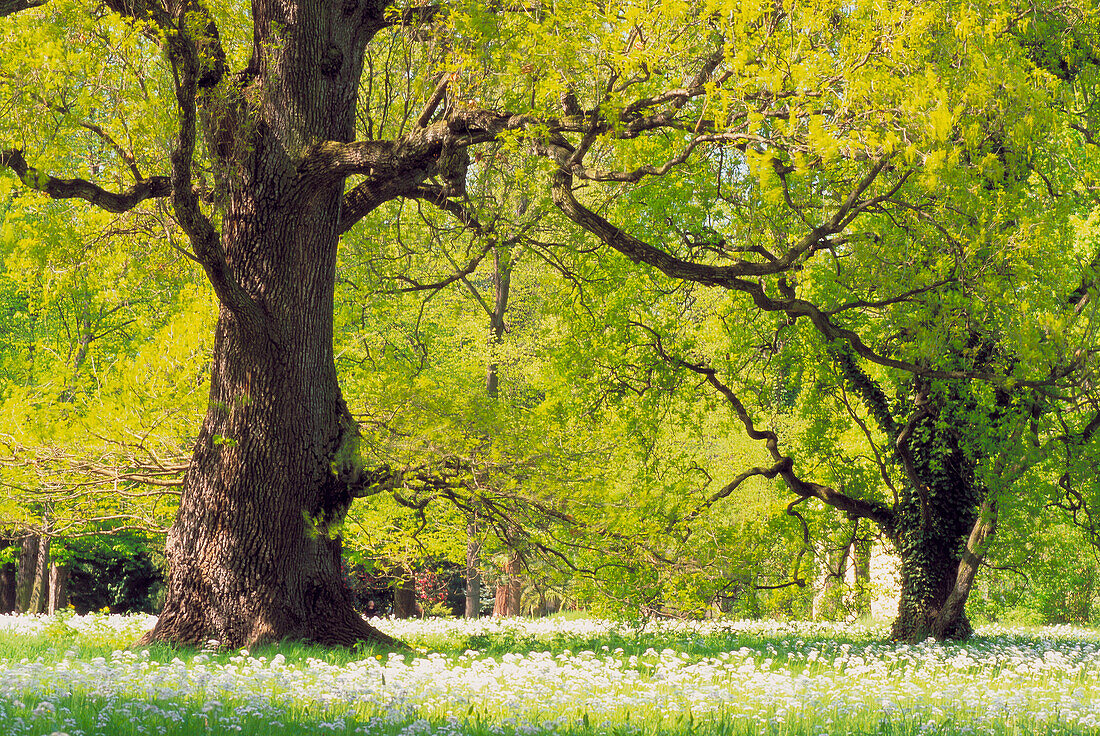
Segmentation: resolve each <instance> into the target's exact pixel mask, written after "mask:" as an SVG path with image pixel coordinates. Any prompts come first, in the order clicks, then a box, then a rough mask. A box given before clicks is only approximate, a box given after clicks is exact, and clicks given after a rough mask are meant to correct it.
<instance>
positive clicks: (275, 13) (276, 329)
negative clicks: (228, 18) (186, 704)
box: [143, 0, 393, 647]
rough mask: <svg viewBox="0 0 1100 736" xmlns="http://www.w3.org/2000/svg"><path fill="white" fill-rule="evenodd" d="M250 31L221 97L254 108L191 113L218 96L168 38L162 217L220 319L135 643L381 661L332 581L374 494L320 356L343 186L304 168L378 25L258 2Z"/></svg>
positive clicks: (315, 162) (357, 12)
mask: <svg viewBox="0 0 1100 736" xmlns="http://www.w3.org/2000/svg"><path fill="white" fill-rule="evenodd" d="M158 22H161V23H162V24H163V22H164V21H162V20H158ZM253 23H254V30H255V34H254V40H255V47H254V54H253V59H252V62H251V64H250V68H249V70H247V72H246V73H245V75H244V76H243V77H242V78H241V80H238V81H237V82H235V84H238V85H240V86H246V85H250V84H251V85H253V86H255V87H256V88H257V89H262V90H263V93H262V95H258V98H259V99H258V101H257V102H256V103H255V104H256V105H257V107H258V109H248V105H250V104H253V103H246V102H245V101H244V100H243V97H242V98H241V99H240V100H238V102H239V103H240V106H239V107H234V105H233V104H232V103H223V102H220V101H219V100H218V98H217V97H216V95H211V96H208V97H205V98H202V95H203V94H204V93H203V91H202V90H204V89H205V88H206V86H204V85H208V86H213V85H216V84H218V83H219V82H221V80H222V70H219V69H217V68H213V67H211V66H210V64H211V62H209V59H211V58H213V59H215V60H216V59H217V58H218V55H217V54H216V53H215V54H211V53H209V52H204V55H199V54H197V53H194V48H192V47H189V46H188V45H187V42H188V40H189V39H188V38H187V37H186V36H185V34H182V33H181V34H179V35H178V36H177V37H173V39H172V43H173V44H175V45H173V46H170V48H169V53H170V54H171V55H173V56H174V57H176V58H177V61H178V66H179V68H180V69H182V70H183V74H181V80H182V81H181V82H180V83H179V84H178V88H179V89H178V92H177V98H178V99H179V100H180V108H181V136H180V144H179V148H178V149H177V151H176V152H175V153H174V154H173V183H174V187H173V189H174V207H175V211H176V215H177V219H179V221H180V223H181V225H182V226H183V227H184V229H185V231H187V233H188V235H189V237H190V240H191V243H192V246H193V248H194V251H195V254H196V256H197V257H198V259H199V260H200V262H201V263H202V264H203V266H204V268H205V270H206V273H207V275H208V277H209V279H210V281H211V284H212V285H213V287H214V290H215V293H216V294H217V295H218V297H219V299H220V301H221V309H220V313H219V318H218V324H217V328H216V334H215V343H214V359H213V370H212V375H211V387H210V403H209V409H208V411H207V415H206V418H205V420H204V422H203V426H202V429H201V431H200V432H199V436H198V441H197V443H196V445H195V449H194V454H193V457H192V460H191V463H190V467H189V469H188V471H187V474H186V477H185V480H184V488H183V495H182V498H181V504H180V510H179V514H178V516H177V518H176V521H175V523H174V524H173V526H172V529H171V531H170V533H169V535H168V539H167V547H166V555H167V558H168V563H169V576H168V585H167V594H166V601H165V606H164V610H163V612H162V613H161V616H160V618H159V620H158V622H157V624H156V627H155V628H154V629H153V630H152V631H151V632H149V634H147V635H146V637H145V638H144V640H143V641H145V642H149V641H171V642H176V643H189V644H200V643H203V642H206V641H208V640H216V641H218V642H219V643H221V644H222V645H224V646H227V647H238V646H248V645H252V644H256V643H260V642H268V641H277V640H281V639H300V640H306V641H311V642H316V643H321V644H325V645H351V644H354V643H355V642H357V641H364V640H366V641H374V642H381V643H385V644H392V643H393V641H392V640H391V639H390V638H389V637H387V636H385V635H384V634H382V633H381V632H378V631H377V630H375V629H374V628H372V627H371V626H369V625H368V624H367V623H366V622H365V621H364V620H363V618H362V617H361V616H360V615H359V614H358V613H357V612H356V611H355V609H354V608H353V606H352V600H353V599H352V595H351V591H350V590H349V588H348V586H347V584H346V582H345V579H344V576H343V575H342V574H341V539H340V535H339V531H338V530H339V528H340V523H341V521H342V520H343V518H344V516H345V514H346V512H347V510H348V507H349V505H350V504H351V502H352V500H353V498H354V497H355V496H356V495H359V494H362V493H363V492H365V490H364V489H366V488H368V487H369V486H370V485H371V482H370V481H369V478H368V476H369V475H370V474H369V473H367V472H366V471H365V470H364V469H363V467H362V464H361V461H360V459H359V456H358V428H357V426H356V424H355V422H354V420H353V419H352V417H351V415H350V414H349V412H348V410H347V407H346V406H345V403H344V400H343V397H342V395H341V392H340V387H339V385H338V383H337V376H336V370H335V364H334V358H333V348H332V329H333V327H332V320H333V290H334V279H335V263H336V249H337V244H338V241H339V234H340V229H339V228H340V222H341V207H342V200H343V188H344V176H346V174H350V173H353V172H354V171H355V169H354V167H347V169H346V171H344V170H342V171H341V172H339V173H333V170H332V167H331V166H326V165H325V157H324V156H320V157H319V156H317V151H318V150H320V149H324V150H325V151H328V149H330V148H337V149H338V148H339V145H340V142H347V141H351V140H352V139H353V136H354V115H355V100H356V93H357V89H358V87H357V84H358V79H359V76H360V74H361V71H362V63H363V50H364V48H365V46H366V43H367V42H368V41H369V39H370V37H371V36H372V35H373V34H374V33H375V32H376V31H377V30H378V29H379V28H381V27H383V25H384V24H385V22H384V20H383V15H382V8H381V5H380V4H377V3H372V2H363V3H350V4H349V3H338V2H323V3H321V4H319V5H318V6H316V7H314V6H311V7H310V8H309V9H308V10H307V9H302V10H301V11H298V10H297V9H296V6H294V7H292V6H291V5H289V4H287V3H285V2H283V1H282V0H257V2H254V3H253ZM210 27H212V26H210ZM210 27H208V29H207V31H206V32H205V33H206V36H205V37H204V38H202V39H201V42H202V44H204V45H205V46H207V47H208V48H209V47H212V46H213V47H216V43H217V35H216V32H214V31H211V30H210ZM189 32H190V33H194V32H193V31H189ZM196 47H197V46H196ZM188 64H190V66H188ZM202 64H207V66H206V67H204V66H202ZM223 86H224V85H223ZM238 91H240V90H238ZM229 92H230V96H231V95H232V92H233V89H232V87H230V89H229ZM196 97H199V98H202V99H204V101H205V104H203V105H198V106H196V105H195V104H194V100H195V99H196ZM245 115H247V116H248V117H244V116H245ZM196 116H198V117H199V118H200V119H201V121H202V123H203V125H204V130H205V137H206V143H207V145H208V146H209V148H210V151H211V154H212V156H213V157H214V158H215V160H216V161H217V162H218V166H219V171H220V175H221V176H222V189H223V194H224V197H225V202H224V207H225V214H224V216H223V218H222V230H221V232H220V233H217V232H215V231H214V230H213V227H212V224H211V222H210V221H209V220H207V219H206V218H205V216H204V215H203V214H202V213H201V212H200V211H199V209H198V202H197V200H196V199H195V198H194V196H193V194H192V193H191V186H190V181H191V173H190V156H191V150H193V146H194V140H193V136H194V134H195V130H196V129H195V127H194V126H195V119H196ZM189 126H191V127H189ZM189 135H190V136H192V137H191V138H189V137H188V136H189ZM318 141H322V142H324V141H329V142H332V143H331V144H326V145H327V148H326V145H321V146H319V145H318V143H317V142H318ZM189 146H190V147H191V149H190V150H189V149H188V147H189Z"/></svg>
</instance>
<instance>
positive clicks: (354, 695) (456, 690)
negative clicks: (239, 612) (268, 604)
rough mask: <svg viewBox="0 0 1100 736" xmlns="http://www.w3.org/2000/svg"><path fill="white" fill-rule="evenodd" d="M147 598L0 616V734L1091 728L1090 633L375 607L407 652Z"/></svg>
mask: <svg viewBox="0 0 1100 736" xmlns="http://www.w3.org/2000/svg"><path fill="white" fill-rule="evenodd" d="M152 620H153V619H151V618H150V617H146V616H125V617H124V616H107V615H89V616H83V617H80V616H73V615H71V614H61V615H60V616H57V617H53V618H45V617H30V616H0V733H5V734H10V735H11V736H39V735H43V736H50V735H51V734H52V735H54V736H59V735H61V734H67V735H68V736H92V735H93V734H103V735H104V736H116V735H127V734H134V735H137V734H142V735H144V734H150V735H152V734H238V733H243V734H276V735H277V734H395V735H396V734H403V735H407V736H414V735H417V734H444V735H448V736H458V735H460V734H470V735H475V736H480V735H488V734H532V735H536V734H562V735H566V736H574V735H575V736H581V735H582V734H615V735H622V736H625V735H626V734H689V733H690V734H774V735H777V736H778V735H786V734H791V735H793V734H808V735H810V736H819V735H820V734H861V735H862V734H995V735H1001V734H1063V733H1064V734H1070V733H1072V734H1079V733H1085V734H1100V632H1097V631H1094V630H1092V629H1084V628H1078V627H1045V628H1029V629H1014V628H1008V627H996V626H986V627H982V628H979V630H978V635H977V636H976V637H975V638H974V639H973V640H971V641H969V642H966V643H960V644H954V643H949V644H938V643H935V642H931V641H929V642H924V643H921V644H917V645H900V644H894V643H890V642H888V641H887V640H886V629H885V627H879V626H872V625H867V626H861V625H851V624H824V623H803V622H771V621H732V620H715V621H704V622H678V621H664V622H654V621H651V622H648V623H646V624H645V625H639V624H634V625H627V624H622V623H612V622H607V621H600V620H593V619H573V620H569V619H564V618H551V619H541V620H517V619H509V620H499V619H488V620H480V621H465V620H454V619H428V620H405V621H397V620H386V619H383V620H381V621H380V622H379V625H380V628H383V629H384V630H386V631H387V632H388V633H390V634H392V635H394V636H397V637H399V638H401V639H403V640H404V641H405V642H407V643H408V644H409V645H410V646H411V647H412V649H411V650H410V651H404V652H386V651H375V650H371V649H361V650H354V651H347V650H330V649H319V648H313V647H307V646H301V645H283V646H281V647H267V648H264V649H262V650H257V651H251V652H250V651H245V650H240V651H224V650H221V649H219V648H218V647H217V645H216V643H215V642H211V643H210V645H209V646H207V647H205V648H203V649H201V650H188V649H173V648H168V647H150V648H140V649H134V648H130V647H129V644H130V643H131V642H133V641H134V640H135V639H136V638H137V637H138V636H139V635H140V634H141V633H142V632H143V631H144V630H145V629H146V628H148V627H149V626H150V625H151V624H152Z"/></svg>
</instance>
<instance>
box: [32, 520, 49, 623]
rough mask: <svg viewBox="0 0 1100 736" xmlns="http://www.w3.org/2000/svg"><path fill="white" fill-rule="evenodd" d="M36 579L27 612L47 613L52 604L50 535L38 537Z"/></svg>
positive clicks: (33, 582)
mask: <svg viewBox="0 0 1100 736" xmlns="http://www.w3.org/2000/svg"><path fill="white" fill-rule="evenodd" d="M34 563H35V569H34V579H33V581H32V583H31V597H30V600H29V601H28V603H27V613H46V611H47V610H48V609H49V605H50V537H49V536H48V535H46V534H43V535H41V536H40V537H38V554H37V555H36V556H35V561H34Z"/></svg>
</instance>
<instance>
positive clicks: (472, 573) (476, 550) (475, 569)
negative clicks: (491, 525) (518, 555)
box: [466, 521, 481, 618]
mask: <svg viewBox="0 0 1100 736" xmlns="http://www.w3.org/2000/svg"><path fill="white" fill-rule="evenodd" d="M480 558H481V542H480V541H478V538H477V524H476V523H474V522H473V521H471V522H470V524H468V525H467V526H466V618H480V617H481V569H480V561H481V560H480Z"/></svg>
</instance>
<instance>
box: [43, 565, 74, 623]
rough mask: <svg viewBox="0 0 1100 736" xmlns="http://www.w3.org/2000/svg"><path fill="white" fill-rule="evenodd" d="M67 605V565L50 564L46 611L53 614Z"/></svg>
mask: <svg viewBox="0 0 1100 736" xmlns="http://www.w3.org/2000/svg"><path fill="white" fill-rule="evenodd" d="M68 605H69V566H68V565H58V564H57V563H54V564H51V565H50V595H49V601H48V602H47V605H46V613H48V614H49V615H51V616H52V615H54V614H55V613H57V612H58V611H60V610H61V609H63V608H65V607H66V606H68Z"/></svg>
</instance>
